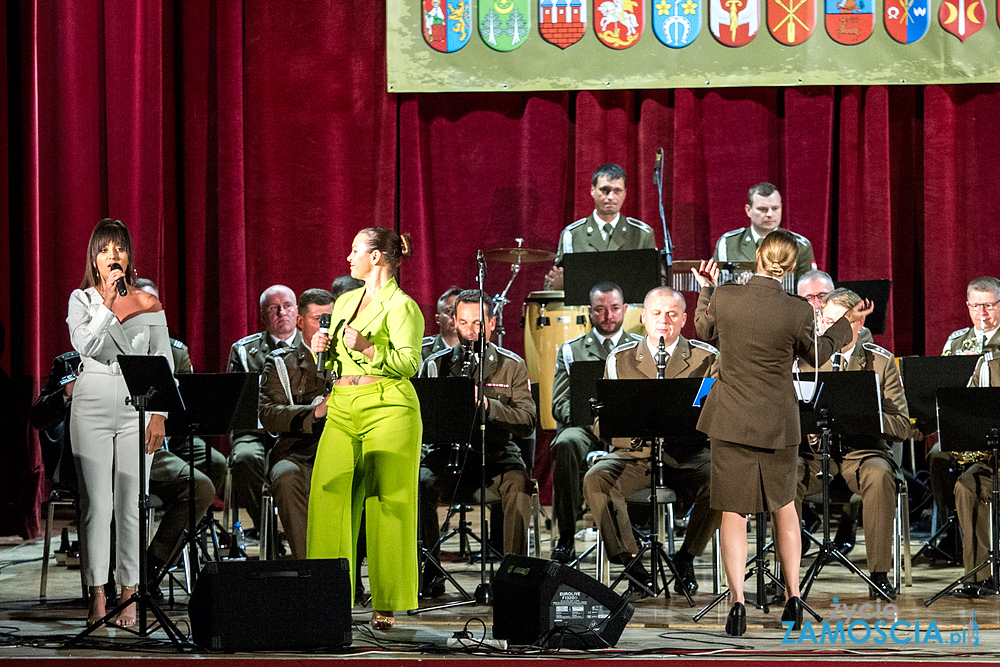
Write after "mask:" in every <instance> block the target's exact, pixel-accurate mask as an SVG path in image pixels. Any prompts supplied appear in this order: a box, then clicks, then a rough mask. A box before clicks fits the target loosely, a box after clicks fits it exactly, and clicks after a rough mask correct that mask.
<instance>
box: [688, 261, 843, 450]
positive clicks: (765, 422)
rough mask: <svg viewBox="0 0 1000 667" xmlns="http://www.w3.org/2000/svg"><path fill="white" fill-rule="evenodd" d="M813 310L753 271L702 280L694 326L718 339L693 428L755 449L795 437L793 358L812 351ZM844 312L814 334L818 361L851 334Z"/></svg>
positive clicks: (797, 436)
mask: <svg viewBox="0 0 1000 667" xmlns="http://www.w3.org/2000/svg"><path fill="white" fill-rule="evenodd" d="M814 318H815V312H814V311H813V308H812V306H811V305H809V302H808V301H806V300H805V299H803V298H802V297H799V296H793V295H791V294H786V293H785V292H784V291H782V289H781V283H779V282H778V281H777V280H774V279H773V278H769V277H767V276H759V275H755V276H753V277H752V278H750V280H749V281H748V282H747V284H746V285H721V286H719V287H717V288H715V289H714V290H713V289H712V288H711V287H706V288H703V289H702V290H701V293H700V294H699V295H698V309H697V311H696V313H695V320H694V322H695V328H696V329H697V331H698V335H699V336H701V337H702V338H704V339H706V340H715V339H716V338H718V339H719V346H718V347H719V374H718V380H717V381H716V383H715V385H714V386H713V387H712V391H711V393H710V394H709V395H708V397H707V398H706V399H705V403H704V407H703V408H702V411H701V417H700V418H699V420H698V430H699V431H702V432H703V433H707V434H708V436H709V437H712V438H717V439H719V440H726V441H728V442H733V443H739V444H742V445H749V446H751V447H758V448H762V449H782V448H784V447H794V446H796V445H798V444H799V441H800V440H801V439H802V434H801V433H800V430H799V428H800V427H799V406H798V400H797V399H796V396H795V389H794V386H793V384H792V361H793V360H794V358H795V357H796V356H797V357H801V358H803V359H813V358H815V356H814V351H817V350H816V345H815V344H814V342H813V341H814V339H813V334H814V330H815V324H814V322H815V320H814ZM852 338H853V332H852V330H851V326H850V324H849V323H848V322H847V320H846V319H845V318H840V319H839V320H837V321H836V322H835V323H834V324H833V325H832V326H831V327H830V328H829V329H827V330H826V333H824V334H823V335H822V336H819V337H818V354H819V360H820V363H823V362H825V361H826V360H827V359H829V358H830V355H831V354H833V352H834V350H840V349H842V348H843V347H844V346H845V345H847V344H848V343H850V342H851V339H852Z"/></svg>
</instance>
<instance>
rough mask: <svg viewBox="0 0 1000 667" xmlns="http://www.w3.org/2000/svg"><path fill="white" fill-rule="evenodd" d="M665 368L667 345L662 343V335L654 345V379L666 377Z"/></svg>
mask: <svg viewBox="0 0 1000 667" xmlns="http://www.w3.org/2000/svg"><path fill="white" fill-rule="evenodd" d="M666 370H667V346H666V345H665V344H664V340H663V336H660V342H659V344H658V345H657V346H656V379H657V380H662V379H664V378H665V377H666Z"/></svg>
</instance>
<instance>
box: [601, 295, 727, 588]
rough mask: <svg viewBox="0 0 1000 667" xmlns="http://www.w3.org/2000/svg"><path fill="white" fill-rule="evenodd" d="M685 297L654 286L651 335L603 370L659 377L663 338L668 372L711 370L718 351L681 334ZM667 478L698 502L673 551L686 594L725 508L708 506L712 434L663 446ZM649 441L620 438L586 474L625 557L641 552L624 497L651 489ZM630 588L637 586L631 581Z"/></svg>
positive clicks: (607, 534) (607, 532)
mask: <svg viewBox="0 0 1000 667" xmlns="http://www.w3.org/2000/svg"><path fill="white" fill-rule="evenodd" d="M685 309H686V304H685V301H684V296H683V295H682V294H681V293H680V292H677V291H676V290H673V289H671V288H669V287H656V288H654V289H652V290H650V291H649V293H648V294H647V295H646V299H645V301H644V302H643V308H642V318H641V319H642V324H643V326H644V327H645V329H646V336H645V337H644V338H643V339H642V340H639V341H628V342H625V343H622V344H620V345H619V346H618V347H617V348H615V349H614V350H613V351H612V352H611V354H609V355H608V360H607V366H606V368H605V373H604V375H605V377H607V378H610V379H612V380H617V379H623V380H634V379H648V378H656V353H657V348H658V345H659V340H660V338H661V337H662V338H663V339H664V345H665V346H666V351H667V365H666V370H665V377H666V378H688V377H714V376H715V374H716V354H717V350H716V349H715V348H714V347H712V346H711V345H709V344H708V343H703V342H701V341H697V340H688V339H687V338H684V336H681V335H680V332H681V329H682V328H683V327H684V323H685V322H686V321H687V313H686V312H685ZM663 463H664V465H665V467H666V470H667V479H668V480H669V483H670V488H672V489H673V490H674V491H675V492H676V493H677V495H678V497H680V498H683V499H685V500H689V501H692V502H694V508H693V510H692V511H691V519H690V521H689V523H688V528H687V533H686V534H685V536H684V544H683V545H682V546H681V548H680V549H679V550H678V551H677V552H676V554H675V555H674V557H673V558H674V564H675V565H676V566H677V570H678V572H679V574H680V578H679V580H678V581H676V582H675V583H674V590H675V591H677V592H678V593H679V592H681V590H682V588H681V587H682V586H683V587H684V588H686V589H687V591H688V593H690V594H694V593H696V592H697V590H698V582H697V581H696V580H695V576H694V558H695V556H700V555H701V553H702V551H704V549H705V546H706V545H707V544H708V542H709V540H711V539H712V535H713V534H714V533H715V530H716V529H717V528H718V527H719V521H720V519H721V514H720V513H719V512H718V511H716V510H713V509H711V508H710V507H709V505H708V495H709V470H710V468H711V458H710V456H709V450H708V441H707V440H706V439H704V438H698V439H697V440H694V441H668V442H667V444H666V446H665V448H664V451H663ZM649 475H650V443H648V442H646V441H643V440H637V439H633V440H629V439H628V438H615V439H614V440H613V441H612V450H611V453H610V454H608V455H607V456H605V457H604V458H602V459H600V460H599V461H598V462H597V463H596V464H595V465H594V466H593V467H592V468H591V469H590V470H589V471H587V474H586V475H585V476H584V478H583V495H584V498H586V500H587V504H588V505H589V506H590V509H591V511H592V512H593V514H594V522H595V523H596V524H597V527H598V529H599V530H600V532H601V539H602V540H604V545H605V547H606V550H607V553H608V558H609V560H610V561H611V562H612V563H620V564H626V563H628V561H629V560H631V559H632V557H633V556H634V555H635V554H636V553H638V546H637V545H636V541H635V537H634V536H633V535H632V530H631V527H632V524H631V521H630V520H629V514H628V508H627V506H626V502H625V501H626V499H627V498H629V497H630V496H632V495H634V494H636V493H638V492H640V491H642V490H643V489H647V488H649ZM631 574H632V575H633V576H634V577H636V578H637V579H639V580H641V581H643V582H650V581H651V577H650V575H649V573H648V572H647V571H646V570H645V568H644V567H643V565H642V562H641V561H636V563H635V564H634V565H633V570H632V572H631ZM633 590H635V589H634V588H633Z"/></svg>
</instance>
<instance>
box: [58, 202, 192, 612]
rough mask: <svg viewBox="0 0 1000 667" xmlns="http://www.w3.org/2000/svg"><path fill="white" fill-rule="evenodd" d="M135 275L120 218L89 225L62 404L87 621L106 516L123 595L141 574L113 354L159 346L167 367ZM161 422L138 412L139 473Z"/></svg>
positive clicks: (104, 554)
mask: <svg viewBox="0 0 1000 667" xmlns="http://www.w3.org/2000/svg"><path fill="white" fill-rule="evenodd" d="M135 276H136V272H135V268H134V255H133V251H132V239H131V237H130V235H129V232H128V229H127V228H126V227H125V225H124V223H122V222H121V221H120V220H110V219H107V218H105V219H104V220H101V221H100V222H99V223H97V226H96V227H95V228H94V231H93V233H92V234H91V237H90V243H89V245H88V249H87V264H86V271H85V274H84V278H83V284H82V285H81V287H80V289H78V290H75V291H74V292H73V294H72V295H71V296H70V299H69V315H68V316H67V318H66V322H67V324H69V335H70V341H71V342H72V344H73V347H74V349H76V351H77V352H79V353H80V359H81V362H82V366H81V370H80V376H79V378H78V379H77V381H76V385H75V387H74V390H73V404H72V406H71V408H70V438H71V442H72V447H73V457H74V459H75V461H76V465H77V473H78V475H79V483H80V512H81V517H82V522H81V526H80V541H81V547H82V567H83V579H84V582H85V583H86V584H87V585H88V586H89V587H90V610H89V613H88V617H87V622H88V623H95V622H97V621H98V620H100V619H101V618H102V617H103V616H104V615H105V597H104V584H105V583H106V582H107V580H108V568H109V563H110V558H111V553H110V545H111V518H112V515H114V517H115V527H116V535H115V537H116V560H115V578H116V579H117V581H118V583H119V584H121V587H122V588H121V594H122V599H123V600H125V599H127V598H128V597H130V596H131V595H132V594H133V593H134V592H135V586H136V585H137V584H138V582H139V508H138V497H139V467H138V466H139V452H138V451H136V448H137V447H139V442H138V440H139V431H138V429H139V425H138V416H137V413H136V410H135V408H134V407H133V406H131V405H126V404H125V398H126V397H127V396H128V395H129V394H128V389H127V388H126V386H125V380H124V378H123V377H122V375H121V370H120V369H119V366H118V361H117V359H118V355H119V354H130V355H138V354H145V355H154V354H155V355H160V356H163V357H165V358H166V359H167V362H168V363H170V364H171V368H172V367H173V362H172V356H171V354H170V341H169V338H168V335H167V320H166V317H165V315H164V314H163V309H162V307H161V306H160V302H159V300H158V299H157V298H156V297H155V296H153V295H152V294H149V293H147V292H144V291H142V290H139V289H136V288H135V287H134V283H135ZM121 291H124V292H125V294H124V295H120V293H119V292H121ZM165 421H166V418H165V415H163V414H159V413H147V414H146V433H145V447H146V472H147V474H148V473H149V466H150V462H151V461H152V459H153V457H152V454H153V452H154V451H156V450H157V449H159V448H160V446H161V445H162V444H163V437H164V430H165V429H164V424H165ZM135 609H136V608H135V605H132V606H130V607H128V608H126V609H125V610H124V611H123V612H122V613H121V615H120V616H119V617H118V619H117V622H118V624H119V625H121V626H131V625H134V624H135V613H136V612H135Z"/></svg>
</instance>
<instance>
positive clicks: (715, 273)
mask: <svg viewBox="0 0 1000 667" xmlns="http://www.w3.org/2000/svg"><path fill="white" fill-rule="evenodd" d="M691 273H692V274H694V279H695V280H697V281H698V285H699V286H701V287H709V286H712V287H715V286H716V285H718V284H719V265H718V264H716V263H715V260H714V259H709V260H704V259H703V260H701V265H700V266H699V267H698V268H697V269H691Z"/></svg>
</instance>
